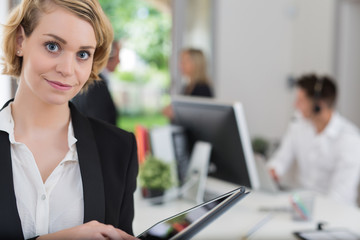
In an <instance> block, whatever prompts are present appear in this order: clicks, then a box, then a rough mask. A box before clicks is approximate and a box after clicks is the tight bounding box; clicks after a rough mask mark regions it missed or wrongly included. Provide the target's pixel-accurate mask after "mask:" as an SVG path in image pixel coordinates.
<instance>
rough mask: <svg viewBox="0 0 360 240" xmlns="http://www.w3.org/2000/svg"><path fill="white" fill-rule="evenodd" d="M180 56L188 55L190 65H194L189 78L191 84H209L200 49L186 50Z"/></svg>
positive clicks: (203, 57) (204, 60)
mask: <svg viewBox="0 0 360 240" xmlns="http://www.w3.org/2000/svg"><path fill="white" fill-rule="evenodd" d="M182 54H188V55H189V57H190V59H191V62H192V64H193V65H194V71H193V72H192V74H191V76H190V78H191V80H192V81H191V82H193V83H194V84H196V83H207V84H209V83H210V81H209V78H208V75H207V69H206V59H205V56H204V53H203V52H202V51H201V50H200V49H195V48H186V49H183V50H182Z"/></svg>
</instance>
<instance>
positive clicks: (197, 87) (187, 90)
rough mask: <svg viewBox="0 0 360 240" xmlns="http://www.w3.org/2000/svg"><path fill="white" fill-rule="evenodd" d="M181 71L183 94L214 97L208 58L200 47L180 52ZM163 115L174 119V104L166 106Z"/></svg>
mask: <svg viewBox="0 0 360 240" xmlns="http://www.w3.org/2000/svg"><path fill="white" fill-rule="evenodd" d="M179 67H180V71H181V74H182V76H183V77H184V78H185V81H186V82H185V85H184V87H183V89H182V91H181V94H182V95H185V96H194V97H213V92H212V87H211V83H210V80H209V77H208V75H207V72H206V71H207V68H206V59H205V56H204V53H203V52H202V51H201V50H200V49H195V48H186V49H183V50H182V51H181V54H180V65H179ZM162 113H163V115H164V116H166V117H167V118H169V119H170V120H172V119H173V118H174V113H173V110H172V106H171V105H169V106H166V107H165V108H164V109H163V111H162Z"/></svg>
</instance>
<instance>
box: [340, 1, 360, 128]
mask: <svg viewBox="0 0 360 240" xmlns="http://www.w3.org/2000/svg"><path fill="white" fill-rule="evenodd" d="M338 10H339V25H338V32H337V36H338V44H337V54H338V62H337V64H336V73H337V79H338V82H339V101H338V109H339V111H340V112H341V113H342V114H343V115H344V116H346V117H347V118H349V119H350V120H351V121H353V122H354V123H355V124H357V126H358V127H360V108H359V103H360V94H359V93H360V28H359V26H360V1H354V0H340V1H339V6H338Z"/></svg>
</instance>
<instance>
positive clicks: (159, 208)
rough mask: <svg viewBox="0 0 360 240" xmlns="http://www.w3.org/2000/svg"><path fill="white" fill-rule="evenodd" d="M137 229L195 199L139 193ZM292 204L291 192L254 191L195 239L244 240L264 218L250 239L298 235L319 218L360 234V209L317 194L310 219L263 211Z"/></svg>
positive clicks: (136, 212) (230, 187)
mask: <svg viewBox="0 0 360 240" xmlns="http://www.w3.org/2000/svg"><path fill="white" fill-rule="evenodd" d="M211 184H212V189H219V188H220V187H221V189H224V192H226V191H228V190H231V189H233V187H234V185H224V184H222V183H221V184H220V185H219V183H214V182H212V183H211ZM135 196H136V197H135V219H134V225H133V227H134V233H135V234H140V233H141V232H142V231H144V230H146V229H147V228H148V227H150V226H152V225H153V224H155V223H156V222H158V221H160V220H162V219H164V218H167V217H169V216H172V215H174V214H176V213H179V212H180V211H183V210H186V209H188V208H190V207H193V206H194V205H195V203H192V202H188V201H185V200H173V201H170V202H167V203H164V204H162V205H151V204H150V203H149V202H147V201H145V200H143V199H142V197H141V196H140V193H139V192H137V193H136V195H135ZM263 207H270V208H277V207H278V208H284V207H290V201H289V194H288V193H281V194H277V195H274V194H268V193H264V192H256V191H252V192H251V193H250V194H249V195H248V196H247V197H245V198H244V199H242V200H241V201H240V202H239V203H237V205H235V206H234V207H232V208H231V209H230V210H229V211H227V212H225V213H224V215H222V216H220V217H219V218H218V219H216V220H215V221H214V222H212V223H211V224H210V225H208V226H207V227H206V228H205V229H204V230H202V231H201V232H200V233H199V234H198V235H196V236H195V237H194V238H193V239H198V240H200V239H207V240H219V239H221V240H241V239H242V238H243V237H244V236H246V235H247V234H248V232H249V231H251V229H252V228H253V227H254V226H255V225H256V224H257V223H259V222H260V221H261V220H262V219H264V218H266V217H270V215H269V214H272V215H271V218H270V220H269V221H267V222H266V223H265V224H264V225H263V226H262V227H261V228H260V229H258V230H257V231H256V232H255V233H253V234H252V235H251V236H250V238H249V239H264V240H265V239H266V240H272V239H274V240H275V239H277V240H281V239H286V240H289V239H296V238H295V237H294V236H293V235H292V232H293V231H296V230H307V229H315V228H316V225H317V223H318V222H326V223H327V225H325V228H342V227H343V228H347V229H349V230H350V231H352V232H354V233H356V234H357V235H359V236H360V209H359V208H356V207H350V206H342V205H339V204H338V203H336V202H334V201H331V200H329V199H325V198H324V197H321V196H317V197H316V199H315V206H314V212H313V220H312V221H309V222H297V221H293V220H292V218H291V214H290V213H289V212H277V213H274V212H273V213H269V212H264V211H259V209H260V208H263Z"/></svg>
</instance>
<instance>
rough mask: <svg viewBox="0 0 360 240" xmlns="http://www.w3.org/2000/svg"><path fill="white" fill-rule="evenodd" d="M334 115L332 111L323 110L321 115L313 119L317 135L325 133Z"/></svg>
mask: <svg viewBox="0 0 360 240" xmlns="http://www.w3.org/2000/svg"><path fill="white" fill-rule="evenodd" d="M332 114H333V110H332V109H323V110H321V112H320V113H319V114H317V115H315V116H314V117H312V119H311V121H312V123H313V124H314V126H315V128H316V132H317V133H321V132H322V131H324V129H325V128H326V126H327V125H328V124H329V122H330V119H331V116H332Z"/></svg>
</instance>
